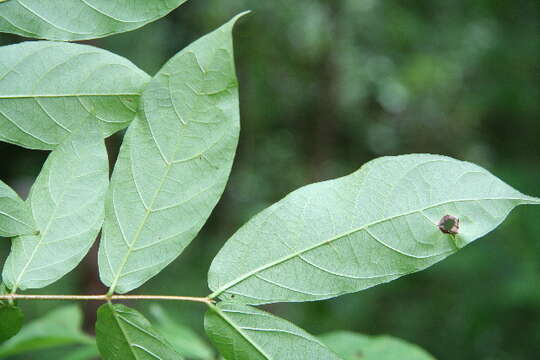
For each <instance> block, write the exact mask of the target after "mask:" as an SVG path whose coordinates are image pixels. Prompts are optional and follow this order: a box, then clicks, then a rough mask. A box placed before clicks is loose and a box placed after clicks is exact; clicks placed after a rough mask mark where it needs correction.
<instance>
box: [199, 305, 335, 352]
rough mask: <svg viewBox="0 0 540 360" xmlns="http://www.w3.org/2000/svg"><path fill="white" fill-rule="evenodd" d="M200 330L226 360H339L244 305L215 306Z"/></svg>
mask: <svg viewBox="0 0 540 360" xmlns="http://www.w3.org/2000/svg"><path fill="white" fill-rule="evenodd" d="M204 327H205V330H206V333H207V334H208V336H209V338H210V340H211V341H212V343H213V344H214V345H215V346H216V347H217V348H218V350H219V352H220V353H221V355H223V357H224V358H225V359H226V360H281V359H295V360H333V359H335V360H339V357H337V356H336V355H335V354H334V353H332V352H331V351H330V350H329V349H328V348H327V347H326V346H325V345H323V344H322V343H321V342H320V341H319V340H317V339H316V338H314V337H313V336H311V335H310V334H308V333H306V332H305V331H304V330H302V329H300V328H298V327H297V326H295V325H294V324H292V323H290V322H288V321H286V320H284V319H281V318H278V317H276V316H274V315H271V314H269V313H267V312H264V311H262V310H259V309H256V308H253V307H251V306H247V305H241V304H234V303H225V302H221V303H219V304H218V305H217V306H214V307H212V308H210V309H209V310H208V312H207V313H206V316H205V319H204Z"/></svg>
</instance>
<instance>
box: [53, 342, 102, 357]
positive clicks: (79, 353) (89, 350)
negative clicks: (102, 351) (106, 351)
mask: <svg viewBox="0 0 540 360" xmlns="http://www.w3.org/2000/svg"><path fill="white" fill-rule="evenodd" d="M98 358H99V350H98V348H97V345H96V344H91V345H90V344H89V345H84V346H82V347H79V348H78V349H75V350H73V351H71V352H70V353H69V354H67V355H65V356H63V357H62V360H95V359H98Z"/></svg>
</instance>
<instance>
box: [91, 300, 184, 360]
mask: <svg viewBox="0 0 540 360" xmlns="http://www.w3.org/2000/svg"><path fill="white" fill-rule="evenodd" d="M96 341H97V345H98V348H99V351H100V353H101V356H103V358H104V359H105V360H156V359H161V360H181V359H182V357H181V356H180V355H179V354H177V353H176V352H174V351H173V350H172V349H171V348H170V345H169V344H168V343H167V342H166V341H165V340H164V339H163V338H162V337H161V335H159V334H158V333H157V332H156V331H155V330H154V328H153V327H152V325H151V324H150V322H149V321H148V320H147V319H146V318H145V317H144V316H143V315H141V314H140V313H139V312H137V311H135V310H133V309H130V308H128V307H127V306H124V305H121V304H116V305H113V304H104V305H102V306H101V307H100V308H99V310H98V319H97V323H96Z"/></svg>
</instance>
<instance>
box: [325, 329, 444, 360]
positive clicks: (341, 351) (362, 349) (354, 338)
mask: <svg viewBox="0 0 540 360" xmlns="http://www.w3.org/2000/svg"><path fill="white" fill-rule="evenodd" d="M319 339H320V340H321V341H322V342H323V343H324V344H326V346H328V347H329V348H330V349H332V350H333V351H334V352H335V353H336V354H338V355H339V356H340V357H341V358H342V359H343V360H396V359H399V360H435V358H434V357H433V356H431V355H430V354H428V353H427V352H426V351H425V350H423V349H421V348H420V347H418V346H416V345H413V344H410V343H407V342H406V341H403V340H401V339H397V338H394V337H391V336H366V335H361V334H356V333H353V332H347V331H336V332H332V333H328V334H324V335H321V336H319Z"/></svg>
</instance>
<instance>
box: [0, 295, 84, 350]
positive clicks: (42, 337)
mask: <svg viewBox="0 0 540 360" xmlns="http://www.w3.org/2000/svg"><path fill="white" fill-rule="evenodd" d="M81 325H82V313H81V311H80V310H79V308H78V307H77V306H76V305H68V306H64V307H61V308H59V309H56V310H54V311H52V312H50V313H49V314H47V315H45V316H44V317H43V318H41V319H38V320H35V321H33V322H31V323H30V324H28V325H27V326H25V327H24V328H23V329H22V330H21V331H20V332H19V334H17V335H16V336H15V337H13V338H11V339H10V340H8V341H6V342H5V343H4V344H2V345H0V358H2V359H3V358H10V357H12V356H14V355H18V354H24V353H27V352H31V351H37V350H43V349H47V348H52V347H56V346H66V345H75V344H84V345H91V344H93V343H94V340H93V339H92V338H91V337H89V336H87V335H85V334H84V333H83V332H82V331H81V330H80V328H81Z"/></svg>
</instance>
